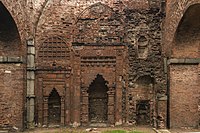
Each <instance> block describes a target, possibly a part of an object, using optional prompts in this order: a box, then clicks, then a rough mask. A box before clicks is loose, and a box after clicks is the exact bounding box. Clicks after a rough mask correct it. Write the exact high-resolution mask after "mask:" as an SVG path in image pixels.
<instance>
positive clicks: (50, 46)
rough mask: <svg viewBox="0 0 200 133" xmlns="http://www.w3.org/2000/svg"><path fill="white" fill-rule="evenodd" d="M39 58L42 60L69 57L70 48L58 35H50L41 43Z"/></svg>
mask: <svg viewBox="0 0 200 133" xmlns="http://www.w3.org/2000/svg"><path fill="white" fill-rule="evenodd" d="M39 58H40V59H42V60H44V61H45V60H62V59H69V58H70V49H69V47H68V46H67V44H66V43H65V42H64V41H63V40H62V39H61V38H60V37H51V38H48V39H47V40H45V41H44V42H43V43H42V44H41V46H40V49H39Z"/></svg>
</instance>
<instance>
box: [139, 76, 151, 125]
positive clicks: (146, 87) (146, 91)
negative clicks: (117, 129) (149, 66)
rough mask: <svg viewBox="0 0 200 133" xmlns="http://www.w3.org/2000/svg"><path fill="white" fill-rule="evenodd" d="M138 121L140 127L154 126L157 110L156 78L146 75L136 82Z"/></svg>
mask: <svg viewBox="0 0 200 133" xmlns="http://www.w3.org/2000/svg"><path fill="white" fill-rule="evenodd" d="M135 92H136V94H135V95H136V101H137V102H136V121H137V124H139V125H152V124H153V114H154V112H153V110H155V99H154V78H152V77H151V76H149V75H144V76H141V77H139V78H138V79H137V80H136V86H135Z"/></svg>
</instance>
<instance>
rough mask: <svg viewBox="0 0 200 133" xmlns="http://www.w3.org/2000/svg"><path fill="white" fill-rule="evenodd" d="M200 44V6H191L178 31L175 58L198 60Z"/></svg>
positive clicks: (174, 49) (174, 50)
mask: <svg viewBox="0 0 200 133" xmlns="http://www.w3.org/2000/svg"><path fill="white" fill-rule="evenodd" d="M199 42H200V4H195V5H191V6H190V7H189V8H188V9H187V10H186V12H185V13H184V15H183V17H182V19H181V21H180V23H179V25H178V28H177V30H176V34H175V39H174V47H173V50H172V56H173V57H182V58H198V56H199Z"/></svg>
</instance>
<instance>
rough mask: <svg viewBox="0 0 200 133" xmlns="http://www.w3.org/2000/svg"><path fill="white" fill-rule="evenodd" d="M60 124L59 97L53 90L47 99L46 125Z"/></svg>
mask: <svg viewBox="0 0 200 133" xmlns="http://www.w3.org/2000/svg"><path fill="white" fill-rule="evenodd" d="M60 123H61V97H60V95H59V93H58V92H57V90H56V89H55V88H54V89H53V90H52V91H51V93H50V95H49V97H48V124H49V125H59V124H60Z"/></svg>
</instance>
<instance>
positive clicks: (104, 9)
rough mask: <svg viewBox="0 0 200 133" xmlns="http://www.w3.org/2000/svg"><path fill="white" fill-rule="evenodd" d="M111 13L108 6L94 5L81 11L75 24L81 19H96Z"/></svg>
mask: <svg viewBox="0 0 200 133" xmlns="http://www.w3.org/2000/svg"><path fill="white" fill-rule="evenodd" d="M111 12H113V10H112V8H111V7H109V6H108V5H105V4H103V3H101V2H98V3H95V4H93V5H91V6H89V7H88V8H86V9H85V10H83V11H82V12H81V13H80V14H79V15H78V17H77V22H76V23H78V21H79V20H81V19H82V20H83V19H98V18H100V17H101V16H102V15H105V14H109V13H111Z"/></svg>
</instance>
